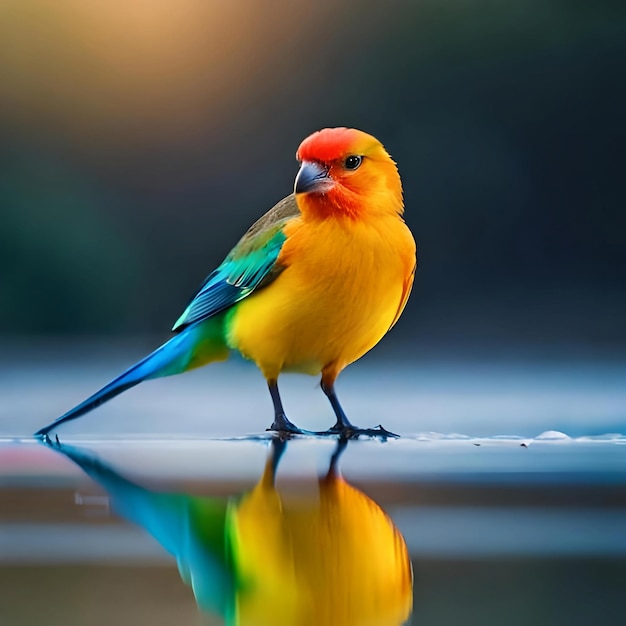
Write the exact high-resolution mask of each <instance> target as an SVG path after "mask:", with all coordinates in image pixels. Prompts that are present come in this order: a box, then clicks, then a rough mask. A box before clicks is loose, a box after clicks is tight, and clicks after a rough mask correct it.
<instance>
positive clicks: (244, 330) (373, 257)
mask: <svg viewBox="0 0 626 626" xmlns="http://www.w3.org/2000/svg"><path fill="white" fill-rule="evenodd" d="M379 221H380V223H377V224H375V225H374V226H373V225H372V224H366V223H360V222H349V223H348V222H346V221H345V220H344V221H339V220H326V221H324V222H320V223H317V224H315V226H314V227H313V226H311V225H310V224H306V223H303V222H302V221H301V220H294V223H293V225H290V226H291V229H290V230H289V231H288V232H287V235H288V239H287V242H286V243H285V245H284V246H283V251H282V252H281V258H280V259H279V260H281V261H282V262H284V263H285V265H287V267H286V269H285V270H284V271H283V272H282V274H280V275H279V276H278V278H277V279H276V280H275V281H274V282H273V283H271V284H270V285H268V286H267V287H266V288H264V289H261V290H260V291H259V292H257V293H254V294H252V295H251V296H249V297H248V298H246V299H245V300H243V301H242V302H240V303H239V304H238V305H237V306H236V307H235V308H234V309H233V311H232V313H231V315H230V319H229V323H228V326H229V344H230V345H231V347H232V348H235V349H237V350H239V351H240V352H241V353H242V354H243V355H244V356H245V357H247V358H250V359H252V360H253V361H255V362H256V364H257V365H258V366H259V368H260V369H261V370H262V371H263V373H264V375H265V376H266V378H269V379H271V378H277V377H278V374H279V373H280V372H281V371H299V372H304V373H308V374H317V373H319V372H320V371H321V370H322V369H324V368H325V367H329V366H332V367H333V369H336V371H337V372H339V371H341V369H343V368H344V367H345V366H346V365H348V364H349V363H352V362H353V361H355V360H356V359H358V358H360V357H361V356H363V354H365V353H366V352H367V351H368V350H370V349H371V348H372V347H373V346H374V345H376V344H377V343H378V341H380V339H381V338H382V337H383V336H384V335H385V333H386V332H387V330H389V328H390V326H391V325H392V324H393V322H394V320H395V319H396V316H397V314H398V310H399V308H400V307H401V304H402V302H403V295H404V293H405V289H406V284H407V280H408V277H409V276H410V272H411V271H412V263H413V262H414V250H415V248H414V243H413V238H412V237H411V235H410V232H409V231H408V229H407V227H406V226H405V225H404V223H403V222H402V221H401V220H399V219H397V218H396V217H385V218H381V219H380V220H379ZM399 243H400V246H399ZM398 248H400V249H398Z"/></svg>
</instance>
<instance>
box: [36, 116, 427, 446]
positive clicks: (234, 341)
mask: <svg viewBox="0 0 626 626" xmlns="http://www.w3.org/2000/svg"><path fill="white" fill-rule="evenodd" d="M296 159H297V160H298V161H299V163H300V167H299V171H298V173H297V175H296V178H295V183H294V190H293V193H291V194H290V195H288V196H287V197H285V198H283V199H282V200H281V201H279V202H278V203H277V204H276V205H275V206H274V207H273V208H272V209H270V210H269V211H268V212H267V213H266V214H265V215H263V216H262V217H261V218H260V219H258V220H257V221H256V222H255V223H254V224H253V225H252V226H251V227H250V228H249V230H248V231H247V232H246V233H245V234H244V236H243V237H242V238H241V239H240V240H239V242H238V243H237V244H236V245H235V247H234V248H233V249H232V250H231V252H230V253H229V254H228V255H227V256H226V258H225V259H224V261H223V262H222V263H221V264H220V265H219V266H218V267H217V268H216V269H215V270H214V271H213V272H211V273H210V274H209V275H208V277H207V278H206V279H205V281H204V282H203V283H202V285H201V286H200V288H199V290H198V291H197V293H196V294H195V296H194V297H193V298H192V299H191V301H190V302H189V304H188V306H187V307H186V309H185V310H184V311H183V313H182V315H181V316H180V317H179V318H178V320H177V321H176V323H175V324H174V326H173V328H172V331H173V332H174V333H175V334H174V336H173V337H172V338H171V339H169V340H168V341H167V342H166V343H164V344H163V345H161V346H160V347H159V348H157V349H156V350H155V351H154V352H152V353H151V354H149V355H148V356H147V357H145V358H144V359H142V360H141V361H139V362H138V363H136V364H135V365H133V366H131V367H130V368H129V369H127V370H126V371H125V372H123V373H122V374H121V375H120V376H118V377H117V378H115V379H114V380H112V381H111V382H110V383H108V384H107V385H105V386H104V387H102V389H100V390H99V391H97V392H96V393H94V394H93V395H92V396H90V397H89V398H87V399H86V400H84V401H83V402H81V403H80V404H78V405H77V406H75V407H74V408H72V409H71V410H69V411H68V412H67V413H65V414H64V415H62V416H61V417H59V418H57V419H56V420H55V421H54V422H52V423H51V424H49V425H47V426H45V427H44V428H41V429H40V430H39V431H37V433H35V436H36V437H39V438H45V437H48V433H49V432H50V431H51V430H52V429H55V428H56V427H58V426H60V425H61V424H62V423H64V422H68V421H70V420H74V419H76V418H78V417H80V416H82V415H84V414H85V413H87V412H89V411H91V410H92V409H94V408H96V407H97V406H99V405H101V404H103V403H104V402H107V401H108V400H110V399H111V398H114V397H115V396H117V395H119V394H120V393H122V392H123V391H126V390H127V389H129V388H131V387H134V386H135V385H137V384H139V383H140V382H142V381H145V380H150V379H154V378H159V377H163V376H170V375H173V374H179V373H182V372H186V371H189V370H192V369H194V368H197V367H200V366H203V365H205V364H207V363H211V362H216V361H223V360H226V359H227V358H228V356H229V355H230V353H231V352H232V351H238V352H239V353H241V355H243V357H245V358H246V359H249V360H251V361H253V362H254V363H255V364H256V365H257V367H258V368H259V369H260V371H261V372H262V374H263V376H264V377H265V379H266V381H267V385H268V389H269V392H270V396H271V399H272V404H273V408H274V419H273V421H272V424H271V426H270V427H269V429H268V430H272V431H277V432H281V433H284V434H285V435H287V436H290V435H297V434H310V432H311V431H305V430H303V429H300V428H299V427H298V426H296V425H295V424H294V423H293V422H292V421H291V420H289V419H288V417H287V415H286V413H285V409H284V408H283V404H282V400H281V397H280V393H279V389H278V378H279V375H280V374H281V373H283V372H300V373H305V374H309V375H319V376H320V377H321V389H322V391H323V392H324V394H325V395H326V396H327V398H328V400H329V402H330V405H331V407H332V410H333V412H334V414H335V418H336V421H335V424H334V425H333V426H332V427H331V428H329V429H328V430H327V431H323V434H339V435H341V436H344V437H358V436H359V435H360V434H364V435H372V436H376V435H382V436H383V437H385V436H391V435H394V434H393V433H391V432H390V431H387V430H386V429H385V428H383V427H382V426H378V427H376V428H372V429H362V428H359V427H357V426H355V425H353V424H352V422H350V420H349V419H348V417H347V415H346V413H345V412H344V410H343V408H342V406H341V404H340V402H339V399H338V397H337V394H336V391H335V380H336V378H337V376H338V375H339V373H340V372H341V371H342V370H343V369H344V368H346V367H347V366H348V365H350V364H351V363H353V362H354V361H356V360H357V359H359V358H361V357H362V356H363V355H364V354H366V353H367V352H368V351H369V350H370V349H371V348H373V347H374V346H375V345H376V344H377V343H378V342H379V341H380V340H381V339H382V338H383V336H384V335H385V334H386V333H387V331H389V330H390V329H391V328H392V327H393V326H394V325H395V324H396V322H397V321H398V318H399V317H400V315H401V313H402V311H403V310H404V308H405V305H406V303H407V300H408V297H409V294H410V292H411V288H412V285H413V279H414V275H415V270H416V268H417V254H416V244H415V240H414V238H413V235H412V233H411V231H410V229H409V228H408V226H407V225H406V223H405V221H404V219H403V213H404V200H403V190H402V183H401V179H400V175H399V173H398V168H397V166H396V163H395V162H394V161H393V159H392V158H391V156H390V155H389V153H388V152H387V151H386V149H385V148H384V146H383V145H382V143H381V142H380V141H379V140H378V139H376V138H375V137H373V136H372V135H370V134H368V133H366V132H364V131H361V130H357V129H355V128H346V127H337V128H324V129H322V130H319V131H316V132H314V133H313V134H311V135H310V136H308V137H307V138H306V139H304V140H303V141H302V143H301V144H300V146H299V148H298V150H297V152H296ZM317 434H322V433H317ZM394 436H395V435H394Z"/></svg>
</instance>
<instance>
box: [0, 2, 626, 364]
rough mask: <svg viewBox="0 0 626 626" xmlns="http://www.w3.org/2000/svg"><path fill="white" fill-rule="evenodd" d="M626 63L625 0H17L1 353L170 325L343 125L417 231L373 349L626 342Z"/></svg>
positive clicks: (0, 37)
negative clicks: (311, 143) (379, 148)
mask: <svg viewBox="0 0 626 626" xmlns="http://www.w3.org/2000/svg"><path fill="white" fill-rule="evenodd" d="M625 69H626V4H625V3H623V2H617V1H616V2H606V1H600V2H593V3H591V2H582V1H580V2H578V1H575V0H561V1H548V2H546V1H545V0H510V1H508V2H479V1H470V2H468V1H466V0H446V1H445V2H441V1H440V0H420V1H418V2H395V3H391V4H390V3H383V2H357V1H356V0H344V1H343V2H336V1H334V0H333V1H331V0H317V2H291V1H289V0H277V1H276V2H273V3H272V6H271V10H270V9H268V7H267V6H266V5H265V3H259V2H253V1H252V0H239V1H233V2H219V1H217V0H213V1H208V0H178V1H177V2H153V1H152V0H133V1H132V2H126V3H117V2H106V1H104V0H101V1H100V0H93V1H90V2H84V1H83V0H57V2H48V1H47V0H4V1H3V2H2V3H1V5H0V85H1V87H0V216H1V218H0V326H1V328H2V329H3V330H2V333H3V335H4V340H5V341H4V344H5V345H7V340H13V341H21V340H24V339H27V338H36V339H37V340H39V339H40V338H41V337H42V336H48V337H49V336H57V337H58V336H68V335H71V336H75V338H77V339H81V338H84V337H86V336H89V337H94V336H95V337H98V336H106V337H108V338H110V337H112V336H115V335H117V336H120V337H128V336H131V335H137V334H142V335H146V334H148V335H152V334H155V335H159V337H161V336H166V335H167V330H168V329H169V328H170V327H171V325H172V323H173V321H174V320H175V319H176V318H177V317H178V315H179V313H180V312H181V311H182V309H183V308H184V305H185V304H186V302H187V300H188V298H189V297H190V296H191V295H192V294H193V292H194V291H195V289H196V288H197V287H198V285H199V284H200V282H201V281H202V279H203V278H204V276H205V275H206V274H207V273H208V272H209V271H210V270H211V269H212V268H213V267H214V266H215V265H216V264H217V263H219V262H220V261H221V259H222V258H223V257H224V255H225V254H226V253H227V252H228V250H229V249H230V248H231V246H232V245H234V243H235V242H236V241H237V240H238V238H239V237H240V236H241V234H242V233H243V232H244V230H245V229H246V228H247V227H248V226H249V225H250V224H251V223H252V221H254V220H255V219H256V218H257V217H258V216H260V215H261V214H262V213H263V212H265V211H266V210H267V209H269V208H270V207H271V206H272V205H273V204H274V203H275V202H276V201H277V200H279V199H280V198H281V197H283V196H285V195H287V194H288V193H289V192H290V190H291V189H292V185H293V179H294V176H295V174H296V171H297V164H296V162H295V160H294V153H295V150H296V148H297V146H298V144H299V142H300V141H301V140H302V139H303V138H304V137H305V136H307V135H308V134H309V133H311V132H312V131H314V130H317V129H319V128H321V127H324V126H340V125H347V126H354V127H358V128H362V129H364V130H366V131H368V132H370V133H372V134H374V135H376V136H377V137H379V138H380V139H381V140H382V141H383V143H384V144H385V146H386V147H387V148H388V150H389V151H390V153H391V154H392V156H393V157H394V158H395V159H396V160H397V162H398V164H399V168H400V172H401V175H402V177H403V182H404V187H405V198H406V220H407V222H408V224H409V225H410V227H411V228H412V230H413V232H414V234H415V237H416V240H417V242H418V246H419V254H420V266H419V270H418V273H417V279H416V285H415V291H414V294H413V297H412V298H411V301H410V303H409V306H408V309H407V311H406V313H405V315H404V317H403V319H402V321H401V322H400V323H399V324H398V326H397V328H396V329H394V332H393V333H392V334H391V336H390V337H389V338H388V339H387V340H386V341H385V342H384V345H385V347H384V348H382V350H383V351H385V350H388V351H391V352H394V351H395V348H396V347H400V346H402V347H403V353H404V354H407V355H408V356H411V355H413V354H417V353H419V352H420V351H428V350H430V349H431V348H433V349H435V350H439V349H450V350H457V349H461V350H462V349H466V348H467V349H469V350H471V351H483V350H488V349H497V350H502V351H503V352H506V353H510V354H515V352H516V351H520V350H526V351H528V350H531V351H532V350H537V351H542V352H546V351H555V352H558V353H562V354H569V353H571V352H576V353H583V354H587V353H589V352H593V353H598V352H600V353H602V354H617V355H623V354H624V352H625V351H626V324H625V323H624V320H625V319H626V291H625V289H624V286H625V285H626V211H625V208H626V207H625V200H626V193H625V191H624V167H625V162H624V157H623V145H624V141H625V140H626V116H625V115H624V111H626V81H624V71H625ZM9 343H10V342H9ZM407 346H410V349H409V350H407Z"/></svg>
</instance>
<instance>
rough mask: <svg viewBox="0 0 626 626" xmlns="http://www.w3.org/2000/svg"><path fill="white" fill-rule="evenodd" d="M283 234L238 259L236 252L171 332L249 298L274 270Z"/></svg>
mask: <svg viewBox="0 0 626 626" xmlns="http://www.w3.org/2000/svg"><path fill="white" fill-rule="evenodd" d="M284 242H285V235H284V233H283V232H282V230H280V229H279V230H277V232H276V233H275V234H274V235H273V236H272V237H271V238H270V239H269V240H268V241H267V242H266V243H265V245H263V246H261V247H258V248H256V249H255V248H252V249H250V250H248V251H247V252H246V253H245V254H242V255H241V256H237V252H238V249H237V248H235V250H233V252H232V253H231V254H230V255H228V256H227V257H226V259H225V260H224V262H223V263H222V264H221V265H220V266H219V267H218V268H217V269H216V270H215V271H213V272H212V273H211V274H209V276H208V277H207V279H206V280H205V281H204V283H203V285H202V287H200V290H199V291H198V293H197V294H196V295H195V297H194V298H193V299H192V301H191V302H190V303H189V305H188V306H187V308H186V309H185V311H184V312H183V314H182V315H181V316H180V317H179V318H178V320H177V321H176V323H175V324H174V326H173V328H172V330H175V331H178V330H181V329H183V328H185V327H187V326H189V325H190V324H194V323H195V322H199V321H201V320H204V319H207V318H208V317H211V316H213V315H215V314H216V313H219V312H220V311H223V310H224V309H227V308H228V307H230V306H232V305H233V304H236V303H237V302H239V301H240V300H243V298H245V297H246V296H248V295H250V294H251V293H252V292H253V291H254V290H255V289H257V288H258V287H259V285H260V284H261V283H262V282H263V280H264V279H265V278H266V277H267V275H268V274H269V273H270V271H271V270H272V269H273V268H274V267H275V264H276V260H277V259H278V255H279V254H280V250H281V248H282V245H283V243H284Z"/></svg>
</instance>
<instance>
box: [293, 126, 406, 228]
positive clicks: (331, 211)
mask: <svg viewBox="0 0 626 626" xmlns="http://www.w3.org/2000/svg"><path fill="white" fill-rule="evenodd" d="M296 158H297V159H298V161H300V163H301V165H300V171H299V172H298V175H297V176H296V182H295V187H294V192H295V194H296V201H297V203H298V207H299V208H300V211H301V212H302V214H303V215H305V216H313V217H321V218H325V217H328V216H331V215H346V216H349V217H354V218H359V217H365V216H366V215H373V214H377V213H396V214H401V213H402V211H403V204H402V184H401V182H400V175H399V174H398V169H397V168H396V164H395V163H394V161H393V160H392V159H391V157H390V156H389V154H388V153H387V151H386V150H385V148H384V147H383V145H382V144H381V143H380V141H378V139H376V138H375V137H372V136H371V135H368V134H367V133H364V132H363V131H360V130H356V129H354V128H324V129H323V130H320V131H318V132H316V133H313V134H312V135H310V136H309V137H307V138H306V139H305V140H304V141H303V142H302V143H301V144H300V147H299V148H298V152H297V153H296Z"/></svg>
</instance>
